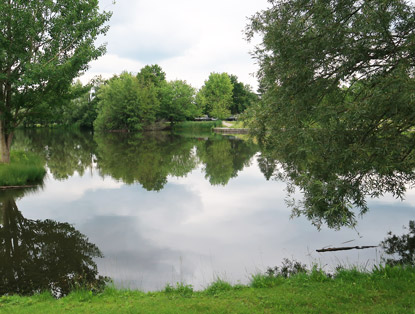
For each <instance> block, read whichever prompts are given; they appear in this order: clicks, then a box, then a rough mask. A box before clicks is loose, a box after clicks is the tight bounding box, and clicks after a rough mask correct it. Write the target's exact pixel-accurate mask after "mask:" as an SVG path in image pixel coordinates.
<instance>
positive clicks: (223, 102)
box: [198, 73, 233, 119]
mask: <svg viewBox="0 0 415 314" xmlns="http://www.w3.org/2000/svg"><path fill="white" fill-rule="evenodd" d="M232 90H233V85H232V82H231V79H230V77H229V75H228V74H227V73H211V74H210V75H209V79H208V80H206V81H205V84H204V85H203V86H202V88H201V89H200V91H199V93H198V94H199V95H198V100H199V103H200V106H201V107H202V108H203V111H204V113H205V114H208V115H210V116H212V117H215V118H218V119H224V118H227V117H229V116H230V115H231V111H230V107H231V104H232Z"/></svg>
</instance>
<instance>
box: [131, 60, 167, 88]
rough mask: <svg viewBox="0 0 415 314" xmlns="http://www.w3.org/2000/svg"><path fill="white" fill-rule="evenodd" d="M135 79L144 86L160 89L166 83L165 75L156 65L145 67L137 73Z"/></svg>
mask: <svg viewBox="0 0 415 314" xmlns="http://www.w3.org/2000/svg"><path fill="white" fill-rule="evenodd" d="M137 79H138V80H139V81H140V82H141V83H143V84H144V85H146V86H149V85H152V86H153V87H155V88H161V87H163V85H164V84H165V83H166V73H165V72H164V71H163V69H162V68H161V67H160V66H159V65H158V64H153V65H146V66H145V67H144V68H142V69H141V70H140V72H138V74H137Z"/></svg>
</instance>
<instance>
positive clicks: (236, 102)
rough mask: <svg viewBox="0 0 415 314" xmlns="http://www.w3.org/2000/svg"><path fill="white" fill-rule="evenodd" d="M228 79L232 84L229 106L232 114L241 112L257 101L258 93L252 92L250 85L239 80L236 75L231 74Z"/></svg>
mask: <svg viewBox="0 0 415 314" xmlns="http://www.w3.org/2000/svg"><path fill="white" fill-rule="evenodd" d="M230 79H231V82H232V85H233V90H232V105H231V108H230V110H231V113H232V114H239V113H242V112H244V111H245V109H247V108H249V107H250V106H251V105H252V104H254V103H256V102H258V95H257V94H255V93H254V92H252V90H251V86H249V85H245V84H244V83H242V82H239V81H238V77H237V76H236V75H231V76H230Z"/></svg>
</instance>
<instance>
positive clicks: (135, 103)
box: [94, 72, 159, 131]
mask: <svg viewBox="0 0 415 314" xmlns="http://www.w3.org/2000/svg"><path fill="white" fill-rule="evenodd" d="M98 97H99V103H98V116H97V119H96V120H95V122H94V127H95V128H96V129H97V130H128V131H140V130H142V129H143V128H145V127H147V126H149V125H150V124H151V123H153V122H154V121H155V120H156V114H157V111H158V107H159V100H158V98H157V90H156V88H155V87H154V85H153V84H152V83H149V84H147V82H144V81H140V80H139V79H137V78H136V77H135V76H133V75H132V74H130V73H126V72H124V73H122V74H121V75H120V76H119V77H118V76H114V77H113V78H112V79H110V80H109V81H108V82H107V83H106V84H105V85H103V86H101V88H100V89H99V93H98Z"/></svg>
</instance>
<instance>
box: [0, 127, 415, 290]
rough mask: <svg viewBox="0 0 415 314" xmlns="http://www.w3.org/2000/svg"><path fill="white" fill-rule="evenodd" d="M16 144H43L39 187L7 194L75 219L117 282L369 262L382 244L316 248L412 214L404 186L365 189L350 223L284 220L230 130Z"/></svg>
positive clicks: (30, 214)
mask: <svg viewBox="0 0 415 314" xmlns="http://www.w3.org/2000/svg"><path fill="white" fill-rule="evenodd" d="M14 148H15V149H30V150H32V151H35V152H37V153H38V154H41V155H43V156H44V157H45V159H46V160H47V169H48V174H47V177H46V179H45V181H44V184H43V186H42V187H41V188H39V189H37V190H34V191H29V192H28V193H26V194H25V195H19V196H17V197H15V203H16V206H17V208H18V210H19V211H20V213H21V215H22V216H23V217H24V218H25V219H29V220H42V221H43V220H53V221H56V222H62V223H69V224H71V225H73V227H74V228H75V229H76V230H78V231H79V232H80V233H82V234H84V235H85V236H86V237H87V238H88V239H89V241H90V242H91V243H93V244H95V245H96V246H97V247H98V248H99V249H100V250H101V252H102V253H103V255H104V258H95V259H94V261H95V262H96V264H97V266H98V271H99V273H100V274H101V275H104V276H109V277H111V278H112V279H113V281H114V283H115V284H116V286H118V287H128V288H133V289H141V290H145V291H148V290H159V289H163V288H164V287H165V285H166V283H173V284H174V283H176V282H185V283H187V284H191V285H193V286H194V287H195V288H196V289H201V288H204V287H206V286H207V285H208V284H209V283H210V282H212V281H213V280H215V279H216V278H217V277H220V278H222V279H224V280H227V281H229V282H231V283H238V282H241V283H247V282H248V281H249V278H250V276H251V275H252V274H255V273H257V272H264V271H265V270H266V269H267V267H269V266H271V267H272V266H277V265H280V264H281V262H282V260H283V258H289V259H296V260H298V261H301V262H303V263H306V264H307V265H309V266H310V265H312V264H314V263H315V264H318V265H319V266H321V267H323V269H324V270H326V271H331V270H333V269H334V268H335V267H336V266H337V265H339V264H341V265H346V266H347V265H359V266H362V267H370V266H371V265H373V264H375V263H379V262H380V258H381V250H380V249H366V250H351V251H344V252H329V253H317V252H316V249H321V248H324V247H328V246H334V247H340V246H357V245H377V244H379V242H380V241H382V240H383V239H384V238H385V237H386V235H387V232H388V231H393V232H394V233H397V234H401V233H402V232H403V229H402V226H404V225H405V226H407V225H408V221H409V220H411V219H412V220H413V219H414V218H415V191H413V190H410V191H408V192H407V194H406V199H405V201H400V200H396V199H394V198H393V197H391V196H388V195H387V196H384V197H382V198H381V199H373V200H369V201H368V203H369V208H370V211H369V212H368V213H367V214H366V215H364V216H363V218H361V219H360V218H359V220H358V224H357V226H356V228H355V229H350V228H343V229H341V230H339V231H336V230H331V229H328V228H325V227H324V226H323V228H322V229H321V230H320V231H318V230H317V229H316V227H315V226H313V225H312V224H311V223H310V221H308V220H307V219H305V218H304V217H300V218H293V219H290V215H291V209H290V208H289V207H287V205H286V203H285V198H286V191H285V188H286V184H285V183H284V182H281V181H277V180H274V179H272V177H269V175H270V173H269V171H267V166H266V165H265V164H264V162H263V160H262V159H261V152H260V151H259V148H258V146H257V145H256V144H254V143H252V142H250V141H247V140H245V139H240V138H236V137H233V136H221V135H217V134H210V133H205V134H174V135H173V134H170V133H149V134H146V135H139V134H106V135H97V134H92V133H90V132H80V131H68V130H26V131H19V132H18V133H17V134H16V140H15V143H14ZM267 177H269V179H267ZM0 193H3V194H4V193H6V192H0ZM297 196H298V197H300V195H299V194H298V195H297Z"/></svg>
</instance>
